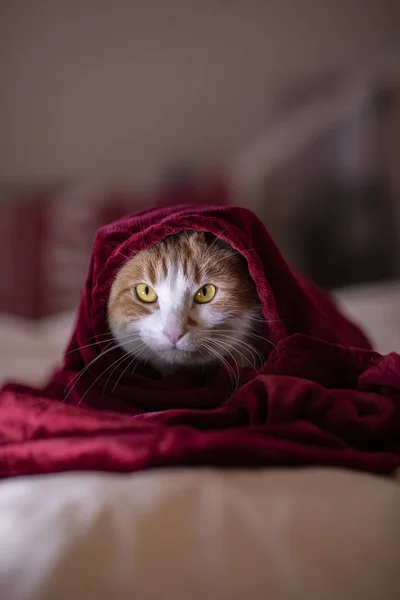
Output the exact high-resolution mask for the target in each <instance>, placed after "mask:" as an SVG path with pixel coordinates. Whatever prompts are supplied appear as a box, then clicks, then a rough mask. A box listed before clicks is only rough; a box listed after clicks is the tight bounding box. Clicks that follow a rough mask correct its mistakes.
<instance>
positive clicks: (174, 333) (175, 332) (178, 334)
mask: <svg viewBox="0 0 400 600" xmlns="http://www.w3.org/2000/svg"><path fill="white" fill-rule="evenodd" d="M164 333H165V335H166V336H167V338H168V339H169V340H170V341H171V342H172V343H173V344H176V343H177V342H179V340H180V339H181V338H183V336H184V335H185V333H186V331H184V330H183V329H181V328H173V327H170V328H166V329H164Z"/></svg>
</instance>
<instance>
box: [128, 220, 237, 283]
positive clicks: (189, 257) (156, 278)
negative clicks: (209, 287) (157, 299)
mask: <svg viewBox="0 0 400 600" xmlns="http://www.w3.org/2000/svg"><path fill="white" fill-rule="evenodd" d="M235 255H236V253H235V252H234V251H233V250H232V248H231V247H230V246H229V245H228V244H226V243H225V242H223V241H221V240H219V239H218V238H216V237H215V236H212V235H211V234H207V233H203V232H187V231H185V232H182V233H180V234H178V235H173V236H169V237H167V238H165V239H164V240H162V241H161V242H159V243H157V244H155V245H154V246H151V247H150V248H147V249H146V250H144V251H142V252H139V253H138V254H137V255H135V256H134V257H133V258H132V259H130V261H129V264H128V265H127V268H128V269H129V271H130V273H131V275H132V277H133V278H134V279H136V280H146V281H148V282H149V283H150V284H152V285H155V284H156V283H159V282H162V281H170V282H171V281H176V282H177V283H178V282H179V283H180V284H181V285H182V284H183V282H184V281H186V282H193V283H194V284H196V285H200V284H201V283H202V282H204V278H205V277H207V275H211V274H212V275H214V276H218V275H223V274H224V273H226V272H227V270H228V271H229V269H231V268H232V266H233V265H232V261H235V259H234V256H235Z"/></svg>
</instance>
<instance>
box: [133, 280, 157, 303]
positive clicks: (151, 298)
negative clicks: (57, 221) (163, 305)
mask: <svg viewBox="0 0 400 600" xmlns="http://www.w3.org/2000/svg"><path fill="white" fill-rule="evenodd" d="M135 292H136V296H137V297H138V298H139V300H141V301H142V302H147V303H148V304H150V303H151V302H155V301H156V300H157V294H156V293H155V291H154V290H153V288H152V287H150V286H149V285H146V284H145V283H139V284H138V285H137V286H136V287H135Z"/></svg>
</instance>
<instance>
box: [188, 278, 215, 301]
mask: <svg viewBox="0 0 400 600" xmlns="http://www.w3.org/2000/svg"><path fill="white" fill-rule="evenodd" d="M216 291H217V290H216V288H215V286H214V285H212V284H211V283H207V285H203V287H201V288H200V289H199V290H198V291H197V292H196V293H195V295H194V301H195V302H197V303H198V304H207V302H211V300H212V299H213V298H214V296H215V293H216Z"/></svg>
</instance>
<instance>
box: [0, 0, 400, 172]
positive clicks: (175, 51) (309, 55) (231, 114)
mask: <svg viewBox="0 0 400 600" xmlns="http://www.w3.org/2000/svg"><path fill="white" fill-rule="evenodd" d="M398 5H400V3H399V2H398V0H269V1H267V0H265V1H262V0H259V1H257V0H225V1H224V0H219V1H217V0H197V1H194V0H130V1H123V0H108V1H106V0H47V1H45V0H24V1H21V0H1V2H0V181H1V180H10V179H17V180H20V179H29V178H34V179H47V178H51V179H53V180H54V179H58V178H61V179H64V178H84V179H92V180H93V179H94V180H97V179H99V178H100V179H114V180H119V181H123V182H142V181H146V180H151V179H152V178H153V177H154V174H155V173H157V172H158V169H159V168H160V167H162V166H163V165H165V164H166V163H169V162H171V161H173V160H181V159H182V158H183V157H184V158H189V159H190V160H192V161H194V162H195V163H196V164H200V165H204V164H205V165H207V164H209V163H212V162H216V161H219V160H222V159H223V158H224V157H226V156H227V154H229V153H230V152H232V151H233V150H234V149H236V148H238V147H240V146H241V144H243V143H244V142H247V141H248V139H249V137H251V136H252V135H253V134H254V133H255V132H256V131H257V128H258V127H260V125H261V124H262V123H263V121H264V120H265V118H266V116H267V115H268V110H269V108H270V107H271V104H272V102H273V100H274V94H275V92H276V91H277V90H279V89H280V88H281V87H282V86H284V85H286V84H287V83H288V82H290V81H291V80H293V79H294V78H295V79H296V80H297V79H299V78H300V77H302V76H303V75H307V76H309V75H312V74H314V73H318V72H321V71H324V70H329V69H331V68H336V67H342V66H344V65H348V64H352V63H353V62H356V61H358V60H360V59H362V57H364V56H366V55H368V54H369V53H373V52H374V49H379V48H380V47H381V46H382V45H383V44H384V43H385V42H387V41H388V40H389V39H390V38H391V37H393V36H394V34H395V32H396V29H397V26H398V23H399V21H398V20H397V17H398V13H399V6H398ZM396 6H397V8H396ZM396 13H397V14H396Z"/></svg>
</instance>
